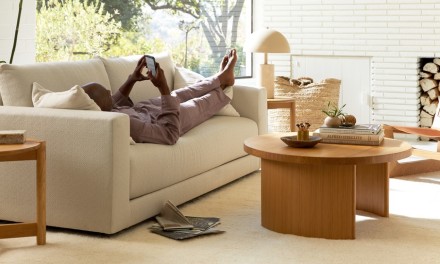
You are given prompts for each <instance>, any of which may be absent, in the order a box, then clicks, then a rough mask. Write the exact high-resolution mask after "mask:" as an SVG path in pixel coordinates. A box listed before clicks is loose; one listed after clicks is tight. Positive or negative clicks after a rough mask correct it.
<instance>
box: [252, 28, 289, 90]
mask: <svg viewBox="0 0 440 264" xmlns="http://www.w3.org/2000/svg"><path fill="white" fill-rule="evenodd" d="M245 50H246V51H251V52H257V53H264V63H263V64H260V67H259V72H258V74H257V85H259V86H262V87H264V88H266V90H267V98H274V79H275V78H274V65H273V64H268V63H267V53H290V46H289V42H287V39H286V37H284V35H283V34H281V33H280V32H278V31H276V30H274V29H269V28H267V29H261V30H257V31H255V32H254V33H252V35H251V37H250V39H249V40H248V41H247V42H246V44H245Z"/></svg>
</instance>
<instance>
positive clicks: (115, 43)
mask: <svg viewBox="0 0 440 264" xmlns="http://www.w3.org/2000/svg"><path fill="white" fill-rule="evenodd" d="M37 3H38V4H37V9H38V10H37V61H60V60H82V59H87V58H92V57H94V56H105V57H116V56H126V55H133V54H147V53H156V52H162V51H170V52H171V54H172V57H173V60H174V62H175V63H177V64H180V65H181V66H184V67H186V68H189V69H191V70H194V71H196V72H199V73H201V74H202V75H204V76H209V75H212V74H213V73H215V72H217V71H218V65H219V64H220V61H221V59H222V58H223V56H224V55H225V54H226V52H227V50H229V49H230V48H236V49H237V51H238V53H239V58H240V60H239V62H238V63H237V68H236V76H249V75H250V73H251V64H250V63H249V62H250V58H247V57H246V53H244V52H243V43H244V42H245V38H246V36H248V35H249V34H250V32H251V24H252V23H251V19H252V1H251V0H208V1H201V0H189V1H188V0H185V1H183V0H154V1H150V0H127V1H119V0H37ZM121 3H124V4H121Z"/></svg>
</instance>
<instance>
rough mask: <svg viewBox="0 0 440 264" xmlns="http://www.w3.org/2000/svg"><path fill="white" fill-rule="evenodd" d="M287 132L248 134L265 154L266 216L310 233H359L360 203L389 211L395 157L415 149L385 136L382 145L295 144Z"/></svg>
mask: <svg viewBox="0 0 440 264" xmlns="http://www.w3.org/2000/svg"><path fill="white" fill-rule="evenodd" d="M286 135H292V133H287V134H285V133H284V134H281V133H277V134H266V135H261V136H255V137H251V138H248V139H246V140H245V142H244V150H245V151H246V152H247V153H249V154H251V155H254V156H257V157H260V158H261V220H262V225H263V226H264V227H266V228H268V229H270V230H273V231H276V232H280V233H288V234H295V235H300V236H306V237H320V238H329V239H354V238H355V217H356V209H359V210H363V211H367V212H371V213H374V214H377V215H380V216H384V217H387V216H388V192H389V189H388V181H389V179H388V176H389V165H388V163H389V162H391V161H396V160H400V159H403V158H406V157H409V156H410V155H411V149H412V147H411V145H410V144H408V143H406V142H403V141H399V140H394V139H384V141H383V143H382V145H380V146H361V145H342V144H323V143H319V144H317V145H316V146H315V147H313V148H291V147H288V146H287V145H286V144H284V142H282V141H281V140H280V137H281V136H286Z"/></svg>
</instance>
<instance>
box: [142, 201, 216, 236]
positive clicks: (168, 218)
mask: <svg viewBox="0 0 440 264" xmlns="http://www.w3.org/2000/svg"><path fill="white" fill-rule="evenodd" d="M156 221H157V222H158V225H153V226H151V227H150V230H151V232H153V233H156V234H159V235H162V236H165V237H168V238H172V239H176V240H182V239H187V238H192V237H197V236H201V235H209V234H218V233H224V231H221V230H217V229H214V228H213V227H215V226H217V225H219V224H220V218H218V217H195V216H184V215H183V214H182V212H181V211H180V210H179V209H178V208H177V207H176V206H175V205H174V204H173V203H172V202H171V201H167V202H166V203H165V205H164V206H163V208H162V210H161V212H160V214H159V215H158V216H156Z"/></svg>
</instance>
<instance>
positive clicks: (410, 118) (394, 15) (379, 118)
mask: <svg viewBox="0 0 440 264" xmlns="http://www.w3.org/2000/svg"><path fill="white" fill-rule="evenodd" d="M255 5H256V10H257V13H256V14H257V15H256V17H261V18H262V19H259V20H258V21H256V22H257V23H256V28H258V27H270V28H274V29H277V30H279V31H281V32H282V33H283V34H284V35H285V36H286V37H287V39H288V40H289V43H290V45H291V48H292V53H293V54H298V55H323V56H334V57H338V56H347V55H348V56H365V57H370V58H371V71H370V72H371V93H370V94H371V97H372V98H371V111H372V113H371V121H372V122H384V123H389V124H399V125H418V122H419V110H418V109H419V99H418V98H419V96H420V89H419V87H418V61H419V57H439V56H440V1H439V0H278V1H271V0H263V1H258V0H256V1H255ZM270 59H271V62H272V63H274V64H276V65H277V67H276V71H277V72H276V73H275V74H276V75H287V76H288V75H289V74H290V73H289V71H290V66H289V65H290V62H289V57H288V56H281V55H279V56H272V55H271V56H270ZM354 70H355V69H354ZM367 74H370V73H367Z"/></svg>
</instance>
